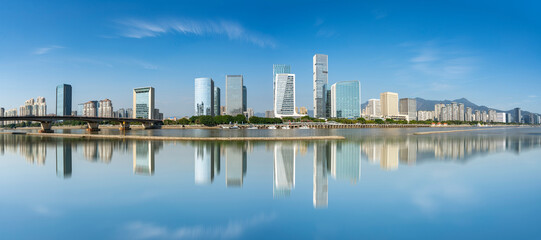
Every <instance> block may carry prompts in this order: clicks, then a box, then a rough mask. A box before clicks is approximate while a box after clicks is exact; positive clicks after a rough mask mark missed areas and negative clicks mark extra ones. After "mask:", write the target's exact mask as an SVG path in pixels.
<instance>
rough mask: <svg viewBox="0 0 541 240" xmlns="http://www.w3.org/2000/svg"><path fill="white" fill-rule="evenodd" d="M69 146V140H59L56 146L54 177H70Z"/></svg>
mask: <svg viewBox="0 0 541 240" xmlns="http://www.w3.org/2000/svg"><path fill="white" fill-rule="evenodd" d="M71 145H72V144H71V142H70V141H69V140H61V141H60V142H58V143H57V145H56V176H58V177H61V178H70V177H71V162H72V161H71V156H72V154H71Z"/></svg>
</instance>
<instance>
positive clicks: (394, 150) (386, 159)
mask: <svg viewBox="0 0 541 240" xmlns="http://www.w3.org/2000/svg"><path fill="white" fill-rule="evenodd" d="M398 150H399V145H398V143H396V142H394V141H386V142H384V143H383V146H382V149H381V160H380V165H379V166H380V167H381V169H383V170H396V169H398Z"/></svg>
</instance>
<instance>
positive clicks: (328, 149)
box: [0, 134, 541, 208]
mask: <svg viewBox="0 0 541 240" xmlns="http://www.w3.org/2000/svg"><path fill="white" fill-rule="evenodd" d="M182 145H184V147H188V148H193V150H194V155H193V156H194V162H193V163H194V166H193V169H194V183H195V184H197V185H209V184H213V183H214V181H215V178H217V177H218V176H219V175H220V171H221V164H222V161H225V176H224V177H225V185H226V187H228V188H229V187H237V188H240V187H242V186H243V184H244V181H245V178H246V175H247V169H248V157H249V156H252V152H254V151H255V150H254V149H262V150H263V151H265V150H266V154H267V155H270V154H272V156H273V158H269V159H273V163H272V170H270V168H269V169H268V171H272V173H273V176H272V182H273V183H272V190H273V197H274V198H287V197H289V196H291V194H292V192H293V191H294V189H295V178H296V170H297V169H296V165H297V161H300V163H302V161H303V160H302V159H303V158H304V157H305V155H309V154H313V156H312V157H313V158H312V159H313V166H312V167H313V169H312V171H313V172H312V177H313V185H312V187H313V196H312V197H313V207H314V208H326V207H328V204H329V203H328V202H329V193H328V188H329V175H330V176H331V180H336V181H344V182H349V183H350V184H356V183H358V182H359V181H361V175H362V174H361V165H362V160H363V159H364V161H365V164H366V163H369V164H374V165H376V167H377V165H379V168H380V169H382V170H384V171H397V170H399V167H404V166H415V165H421V164H426V163H429V162H457V163H463V164H464V163H467V162H468V161H470V160H471V159H473V158H475V157H477V156H481V155H487V154H492V153H497V152H505V151H508V152H513V153H516V154H520V153H521V152H522V151H526V150H529V149H535V148H541V135H536V134H510V135H505V134H502V135H490V134H471V135H458V134H454V135H453V134H449V135H444V134H441V135H429V136H413V135H410V136H367V137H364V138H362V139H360V140H356V141H316V142H306V141H299V142H193V143H190V144H186V143H183V144H182ZM175 146H176V145H175ZM163 147H164V142H157V141H152V142H149V141H125V140H89V139H82V140H81V139H54V138H43V139H41V138H35V137H28V136H20V135H0V154H1V155H4V154H6V153H15V154H19V155H21V156H23V157H24V159H26V161H27V162H28V163H30V164H32V165H34V164H37V165H44V164H45V160H46V156H47V149H54V151H55V153H56V176H58V177H60V178H65V179H68V178H70V177H72V166H73V165H76V164H77V162H76V161H73V159H77V158H76V157H73V156H74V155H76V154H77V151H80V150H81V149H82V158H83V159H86V160H88V161H90V162H99V163H111V162H112V161H113V160H114V159H115V158H114V154H117V155H122V154H119V153H125V154H126V155H128V156H129V154H130V153H131V154H132V158H133V173H134V174H136V175H145V176H152V175H154V172H155V161H158V164H159V160H160V156H159V154H158V152H159V151H160V149H162V148H163ZM262 147H264V148H262ZM310 148H312V149H310ZM173 150H174V149H171V150H170V151H173ZM310 150H313V151H310ZM222 157H223V158H222ZM156 158H157V159H156ZM162 158H164V157H162ZM298 158H299V159H301V160H299V159H298ZM306 158H308V159H310V156H306ZM0 159H1V158H0ZM312 159H310V160H309V161H312ZM254 164H255V163H254ZM310 165H312V164H311V163H310ZM256 166H257V165H256ZM164 168H166V167H164ZM255 177H258V176H255ZM269 181H270V180H269ZM269 188H270V186H269Z"/></svg>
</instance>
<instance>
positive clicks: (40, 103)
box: [32, 97, 47, 116]
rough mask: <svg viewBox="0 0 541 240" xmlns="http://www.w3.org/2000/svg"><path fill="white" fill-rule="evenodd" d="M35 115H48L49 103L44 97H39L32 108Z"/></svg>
mask: <svg viewBox="0 0 541 240" xmlns="http://www.w3.org/2000/svg"><path fill="white" fill-rule="evenodd" d="M32 111H33V114H32V115H34V116H46V115H47V103H46V102H45V98H44V97H38V98H37V99H36V102H35V103H34V107H33V108H32Z"/></svg>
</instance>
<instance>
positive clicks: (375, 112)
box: [365, 99, 381, 118]
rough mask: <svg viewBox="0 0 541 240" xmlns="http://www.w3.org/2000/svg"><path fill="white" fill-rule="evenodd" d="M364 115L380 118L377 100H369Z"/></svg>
mask: <svg viewBox="0 0 541 240" xmlns="http://www.w3.org/2000/svg"><path fill="white" fill-rule="evenodd" d="M365 114H366V115H367V116H368V117H371V118H374V117H380V116H381V102H380V100H379V99H369V100H368V104H367V105H366V108H365Z"/></svg>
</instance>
